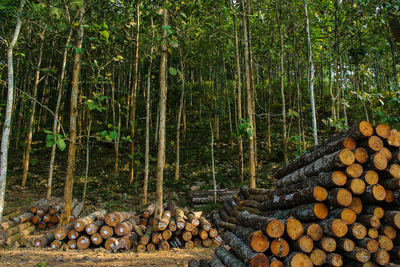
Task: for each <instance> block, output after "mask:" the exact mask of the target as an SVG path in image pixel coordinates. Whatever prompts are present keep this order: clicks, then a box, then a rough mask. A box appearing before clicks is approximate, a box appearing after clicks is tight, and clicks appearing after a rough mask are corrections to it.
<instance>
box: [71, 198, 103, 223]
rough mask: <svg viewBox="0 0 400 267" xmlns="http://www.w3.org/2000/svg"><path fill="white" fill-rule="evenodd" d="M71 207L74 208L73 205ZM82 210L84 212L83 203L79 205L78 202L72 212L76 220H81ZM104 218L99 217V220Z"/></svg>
mask: <svg viewBox="0 0 400 267" xmlns="http://www.w3.org/2000/svg"><path fill="white" fill-rule="evenodd" d="M71 207H72V205H71ZM82 210H83V203H82V202H81V203H78V202H77V204H76V205H75V206H74V208H73V209H72V211H71V215H72V216H73V217H74V218H75V219H76V218H79V215H80V214H81V212H82ZM102 218H103V217H99V218H98V219H99V220H100V219H102Z"/></svg>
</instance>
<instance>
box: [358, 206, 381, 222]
mask: <svg viewBox="0 0 400 267" xmlns="http://www.w3.org/2000/svg"><path fill="white" fill-rule="evenodd" d="M363 213H364V214H368V215H374V216H376V217H377V218H378V219H382V218H383V216H384V215H385V211H384V210H383V209H382V208H381V207H379V206H374V205H369V206H366V207H365V208H364V211H363Z"/></svg>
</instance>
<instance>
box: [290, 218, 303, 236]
mask: <svg viewBox="0 0 400 267" xmlns="http://www.w3.org/2000/svg"><path fill="white" fill-rule="evenodd" d="M286 232H287V234H288V236H289V238H290V239H292V240H297V239H299V238H300V237H301V236H302V235H303V234H304V227H303V224H302V223H301V222H300V221H299V220H297V219H296V218H293V217H290V218H288V219H287V220H286Z"/></svg>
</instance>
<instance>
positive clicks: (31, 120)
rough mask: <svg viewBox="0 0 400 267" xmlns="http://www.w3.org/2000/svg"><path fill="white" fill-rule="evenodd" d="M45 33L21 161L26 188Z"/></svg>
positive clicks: (41, 38) (41, 43)
mask: <svg viewBox="0 0 400 267" xmlns="http://www.w3.org/2000/svg"><path fill="white" fill-rule="evenodd" d="M45 32H46V27H44V28H43V31H42V34H41V36H40V48H39V58H38V62H37V65H36V73H35V83H34V85H33V92H32V98H33V99H32V106H31V108H32V112H31V115H30V117H29V129H28V135H27V136H26V139H25V144H26V148H25V152H24V153H25V156H24V160H23V168H24V171H23V174H22V186H23V187H25V186H26V180H27V177H28V170H29V157H30V154H31V145H32V135H33V127H34V124H35V113H36V101H37V100H36V98H37V89H38V85H39V82H40V65H41V64H42V55H43V43H44V34H45Z"/></svg>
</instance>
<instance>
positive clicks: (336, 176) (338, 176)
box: [331, 171, 347, 186]
mask: <svg viewBox="0 0 400 267" xmlns="http://www.w3.org/2000/svg"><path fill="white" fill-rule="evenodd" d="M331 177H332V181H333V183H334V184H335V185H337V186H343V185H345V184H346V183H347V176H346V175H345V174H344V173H343V172H341V171H334V172H333V173H332V176H331Z"/></svg>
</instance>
